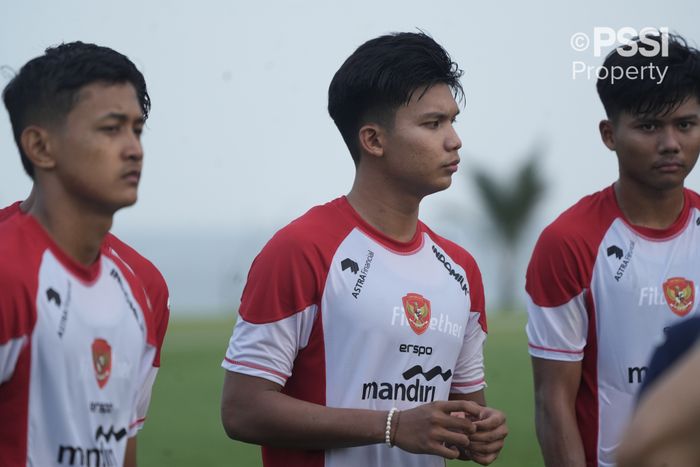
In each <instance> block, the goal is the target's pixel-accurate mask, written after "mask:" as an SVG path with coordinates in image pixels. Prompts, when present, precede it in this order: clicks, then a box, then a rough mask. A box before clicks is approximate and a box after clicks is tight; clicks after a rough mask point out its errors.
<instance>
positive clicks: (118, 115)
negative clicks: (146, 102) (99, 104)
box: [98, 112, 146, 123]
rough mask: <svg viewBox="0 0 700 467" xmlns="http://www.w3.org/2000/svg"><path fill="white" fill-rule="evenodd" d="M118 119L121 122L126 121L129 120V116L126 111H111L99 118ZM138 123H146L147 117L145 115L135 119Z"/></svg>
mask: <svg viewBox="0 0 700 467" xmlns="http://www.w3.org/2000/svg"><path fill="white" fill-rule="evenodd" d="M110 119H111V120H117V121H119V123H125V122H128V121H129V116H128V115H127V114H125V113H120V112H109V113H106V114H104V115H103V116H101V117H100V118H99V119H98V120H110ZM135 122H136V123H145V122H146V119H145V118H143V116H141V117H139V118H137V119H136V120H135Z"/></svg>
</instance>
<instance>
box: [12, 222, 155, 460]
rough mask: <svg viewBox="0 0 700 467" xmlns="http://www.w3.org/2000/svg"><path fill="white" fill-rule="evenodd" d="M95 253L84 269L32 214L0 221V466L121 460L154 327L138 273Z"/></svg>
mask: <svg viewBox="0 0 700 467" xmlns="http://www.w3.org/2000/svg"><path fill="white" fill-rule="evenodd" d="M100 253H101V254H100V257H99V258H98V260H97V261H96V262H95V263H94V264H92V265H91V266H90V267H85V266H82V265H80V264H78V263H76V262H75V261H73V260H72V259H71V258H70V257H68V256H67V255H66V254H65V253H64V252H63V251H62V250H61V249H60V248H59V247H58V246H57V245H56V244H55V243H54V242H53V240H52V239H51V238H50V237H49V235H48V234H47V233H46V232H45V231H44V230H43V228H42V227H41V226H40V225H39V224H38V223H37V222H36V220H35V219H34V218H33V217H32V216H30V215H27V214H21V213H16V214H15V215H12V216H8V217H7V218H6V219H5V220H4V221H2V222H1V223H0V258H1V260H0V419H1V420H2V423H0V465H3V466H11V467H14V466H46V465H82V466H98V465H99V466H121V465H123V462H124V452H125V448H126V441H127V438H128V437H130V436H133V435H134V434H135V432H136V430H137V429H138V428H139V426H140V425H141V423H142V422H143V420H142V419H143V416H144V414H145V410H146V408H147V405H148V399H149V397H150V391H151V386H152V383H153V379H154V377H155V368H154V366H153V363H154V358H155V355H156V352H157V349H158V337H157V335H156V334H157V327H156V326H155V323H154V322H153V319H154V317H155V316H154V315H155V313H154V311H153V310H152V309H151V308H150V306H149V300H148V299H147V298H146V296H145V292H144V286H143V284H142V282H141V281H140V279H138V278H137V277H136V276H135V275H134V273H133V272H132V270H131V269H130V267H129V266H127V265H126V263H124V261H123V260H122V259H121V258H119V257H118V256H117V255H116V254H115V253H114V251H113V250H112V248H110V247H109V246H107V244H106V243H105V244H103V246H102V248H101V252H100Z"/></svg>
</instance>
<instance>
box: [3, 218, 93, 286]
mask: <svg viewBox="0 0 700 467" xmlns="http://www.w3.org/2000/svg"><path fill="white" fill-rule="evenodd" d="M17 215H19V216H21V218H23V219H24V220H25V224H26V225H27V227H28V228H29V229H30V230H32V231H34V232H35V233H36V234H37V235H39V236H40V237H42V238H43V240H44V241H45V242H46V244H47V246H48V249H49V250H51V253H53V255H54V256H55V257H56V259H57V260H58V261H59V262H60V263H61V264H62V265H63V266H64V267H66V268H67V269H68V270H69V271H70V272H71V273H72V274H73V275H74V276H75V277H76V278H77V279H79V280H80V281H82V282H84V283H87V284H90V283H92V282H94V281H95V280H96V279H97V278H98V277H99V276H100V272H101V269H102V253H103V248H104V245H105V242H104V240H103V241H102V244H101V245H100V251H99V253H98V256H97V259H96V260H95V261H94V262H93V263H92V264H91V265H89V266H85V265H83V264H81V263H79V262H78V261H76V260H74V259H73V258H71V257H70V256H69V255H68V254H67V253H66V252H65V251H63V249H62V248H61V247H60V246H58V244H57V243H56V242H55V241H54V239H53V238H52V237H51V235H49V233H48V232H47V231H46V229H44V227H43V226H42V225H41V224H40V223H39V221H38V220H36V219H35V218H34V216H32V215H31V214H28V213H24V212H22V211H19V212H18V213H17Z"/></svg>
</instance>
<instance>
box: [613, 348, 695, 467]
mask: <svg viewBox="0 0 700 467" xmlns="http://www.w3.org/2000/svg"><path fill="white" fill-rule="evenodd" d="M698 374H700V346H699V345H696V346H695V347H694V348H693V350H692V351H691V352H690V353H689V355H686V356H684V357H683V358H682V359H681V360H680V361H679V362H678V364H677V365H675V366H674V367H673V368H672V369H670V370H669V372H668V374H667V375H665V376H663V377H662V378H661V379H660V380H659V381H658V382H656V384H655V385H653V386H651V387H650V388H649V390H648V392H647V393H646V394H645V395H644V397H643V398H642V400H641V401H640V404H639V407H638V409H637V411H636V412H635V414H634V416H633V418H632V420H631V422H630V424H629V426H628V428H627V431H626V433H625V435H624V437H623V438H622V443H621V444H620V446H619V447H618V450H617V461H618V466H619V467H652V466H654V467H655V466H659V465H698V462H699V461H700V457H698V456H700V447H698V439H700V426H698V420H700V392H699V391H698V379H697V375H698Z"/></svg>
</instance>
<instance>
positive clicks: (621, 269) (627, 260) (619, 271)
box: [608, 242, 636, 282]
mask: <svg viewBox="0 0 700 467" xmlns="http://www.w3.org/2000/svg"><path fill="white" fill-rule="evenodd" d="M635 244H636V243H635V242H630V246H629V249H628V250H627V254H626V255H625V258H624V259H623V260H622V262H621V263H620V266H619V267H618V268H617V272H616V273H615V280H616V281H618V282H620V279H622V276H623V274H624V273H625V269H627V266H628V265H629V264H630V261H631V260H632V255H633V254H634V246H635ZM611 248H617V249H618V250H619V255H618V252H617V251H615V252H613V253H614V254H615V256H616V257H617V258H618V259H620V258H622V250H621V249H620V248H618V247H616V246H611V247H610V248H608V256H610V255H611V253H610V249H611Z"/></svg>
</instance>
